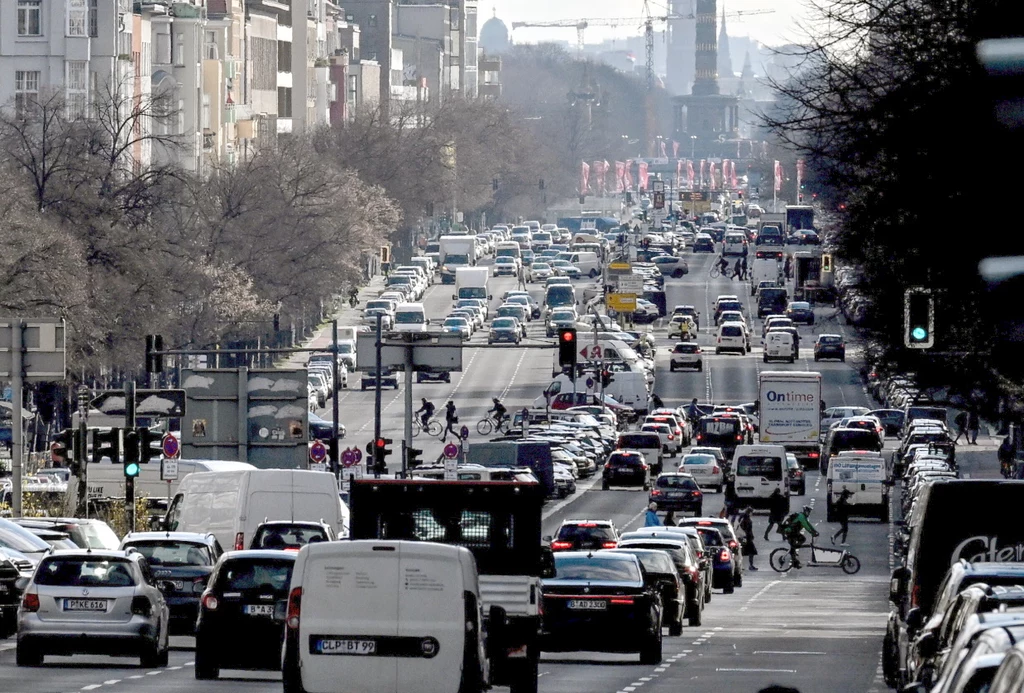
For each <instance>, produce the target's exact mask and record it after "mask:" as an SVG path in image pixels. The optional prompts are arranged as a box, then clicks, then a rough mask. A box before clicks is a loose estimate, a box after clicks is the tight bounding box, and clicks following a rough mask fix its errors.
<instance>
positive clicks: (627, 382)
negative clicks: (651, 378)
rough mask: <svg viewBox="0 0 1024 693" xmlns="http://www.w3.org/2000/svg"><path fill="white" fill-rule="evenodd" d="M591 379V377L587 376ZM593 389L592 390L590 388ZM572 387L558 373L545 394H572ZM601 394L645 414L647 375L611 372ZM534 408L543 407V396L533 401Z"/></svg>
mask: <svg viewBox="0 0 1024 693" xmlns="http://www.w3.org/2000/svg"><path fill="white" fill-rule="evenodd" d="M587 377H592V376H587ZM591 389H593V388H591ZM572 391H573V385H572V380H570V379H569V376H567V375H565V374H563V373H558V374H557V375H555V379H554V380H553V381H552V382H551V384H550V385H548V387H547V390H546V392H547V393H548V395H549V396H550V397H554V396H555V395H557V394H559V393H560V392H572ZM602 392H603V393H604V394H606V395H608V396H609V397H611V398H612V399H614V400H615V401H616V402H618V403H619V404H621V405H622V406H624V407H629V408H630V409H632V410H633V411H635V412H641V413H642V412H646V411H647V403H648V400H649V399H650V393H649V392H648V390H647V374H646V373H645V372H643V370H642V369H641V370H629V371H613V372H612V380H611V382H609V383H608V385H607V386H606V387H604V388H603V389H602ZM534 405H535V406H544V395H543V394H541V395H540V397H538V398H537V399H535V400H534Z"/></svg>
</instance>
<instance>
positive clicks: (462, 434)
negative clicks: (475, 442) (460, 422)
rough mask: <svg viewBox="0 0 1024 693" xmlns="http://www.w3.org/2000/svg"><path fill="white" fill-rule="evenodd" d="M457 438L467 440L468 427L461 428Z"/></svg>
mask: <svg viewBox="0 0 1024 693" xmlns="http://www.w3.org/2000/svg"><path fill="white" fill-rule="evenodd" d="M459 437H460V438H462V439H463V440H467V439H468V438H469V426H463V427H462V430H460V431H459Z"/></svg>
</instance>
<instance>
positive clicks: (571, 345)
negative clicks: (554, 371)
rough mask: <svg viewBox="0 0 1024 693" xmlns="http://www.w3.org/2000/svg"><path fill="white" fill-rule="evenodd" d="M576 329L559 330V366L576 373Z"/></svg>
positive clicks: (562, 328)
mask: <svg viewBox="0 0 1024 693" xmlns="http://www.w3.org/2000/svg"><path fill="white" fill-rule="evenodd" d="M576 358H577V354H576V328H575V327H559V328H558V365H559V366H561V367H562V368H566V367H568V368H569V370H570V371H571V372H572V373H573V374H575V373H576Z"/></svg>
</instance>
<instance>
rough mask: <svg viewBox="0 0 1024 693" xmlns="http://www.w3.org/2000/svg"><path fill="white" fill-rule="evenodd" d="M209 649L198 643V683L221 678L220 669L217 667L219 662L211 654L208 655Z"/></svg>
mask: <svg viewBox="0 0 1024 693" xmlns="http://www.w3.org/2000/svg"><path fill="white" fill-rule="evenodd" d="M207 649H208V647H207V646H205V645H200V644H199V643H196V664H195V670H196V680H197V681H212V680H214V679H216V678H218V677H219V676H220V667H219V666H217V662H216V661H215V660H214V659H213V657H212V656H211V655H210V654H206V650H207Z"/></svg>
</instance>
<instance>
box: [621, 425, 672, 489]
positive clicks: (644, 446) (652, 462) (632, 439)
mask: <svg viewBox="0 0 1024 693" xmlns="http://www.w3.org/2000/svg"><path fill="white" fill-rule="evenodd" d="M615 449H616V450H633V451H635V452H639V453H640V454H641V455H643V456H644V459H645V460H646V461H647V466H648V467H650V470H651V478H652V479H653V478H655V477H656V476H658V475H659V474H661V472H662V469H663V466H664V463H665V452H664V448H663V446H662V444H661V436H659V435H658V434H657V433H654V432H649V431H627V432H625V433H620V434H619V439H618V440H617V441H615Z"/></svg>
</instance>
